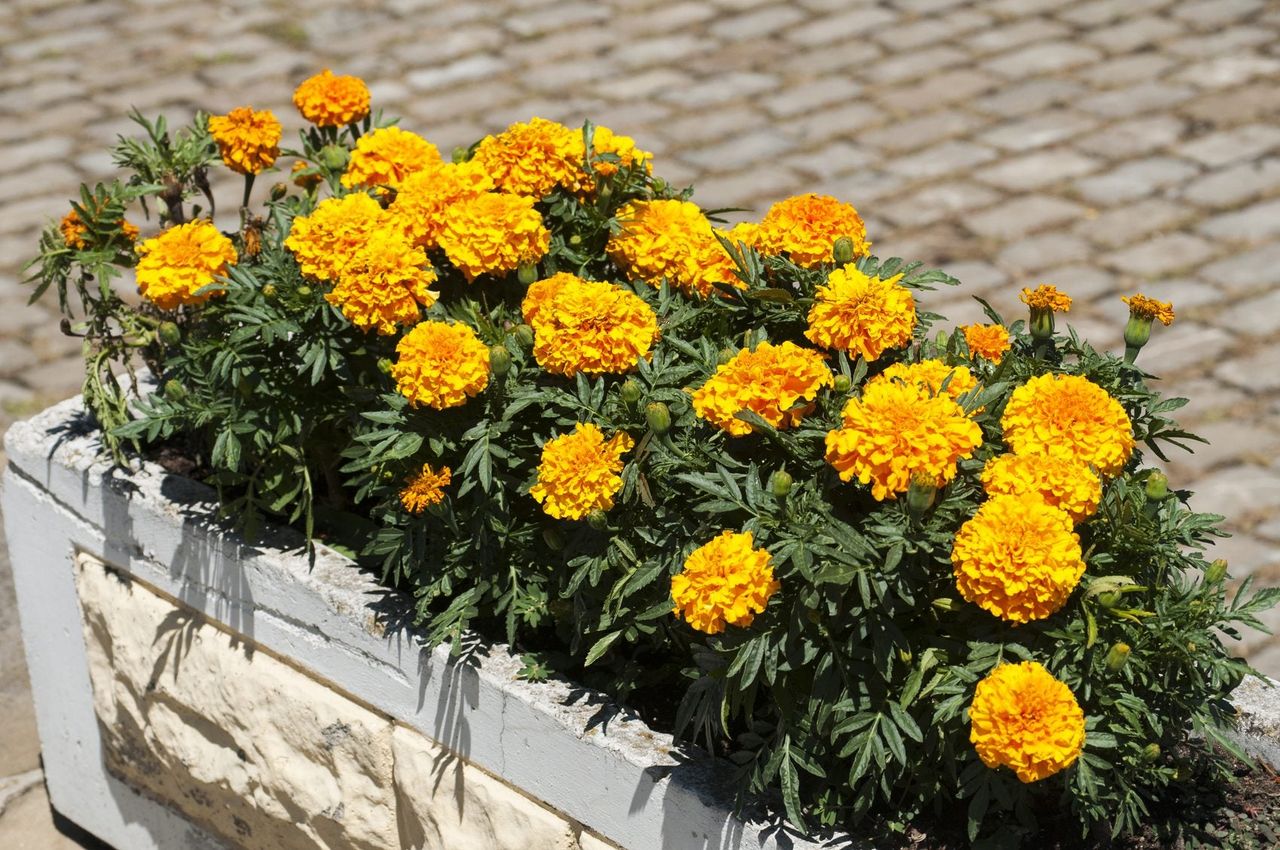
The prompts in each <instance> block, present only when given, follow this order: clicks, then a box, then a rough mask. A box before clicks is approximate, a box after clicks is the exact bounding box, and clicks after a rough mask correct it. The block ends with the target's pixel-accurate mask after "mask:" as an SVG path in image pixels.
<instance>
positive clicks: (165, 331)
mask: <svg viewBox="0 0 1280 850" xmlns="http://www.w3.org/2000/svg"><path fill="white" fill-rule="evenodd" d="M156 332H157V334H158V335H159V337H160V341H161V342H163V343H164V344H165V345H177V344H178V343H180V342H182V331H181V330H179V329H178V326H177V325H175V324H174V323H173V322H161V323H160V327H159V328H157V329H156Z"/></svg>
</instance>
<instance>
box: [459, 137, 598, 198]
mask: <svg viewBox="0 0 1280 850" xmlns="http://www.w3.org/2000/svg"><path fill="white" fill-rule="evenodd" d="M584 152H585V147H584V145H583V141H582V133H580V132H578V131H576V130H570V129H569V128H568V127H566V126H564V125H563V124H557V123H556V122H555V121H548V120H546V119H545V118H533V119H531V120H530V121H529V122H528V123H523V124H512V125H511V126H510V127H508V128H507V129H506V130H503V131H502V132H501V133H499V134H497V135H496V136H485V137H484V138H483V139H481V140H480V143H479V144H478V145H477V146H476V153H475V157H474V161H475V162H476V163H478V164H479V165H480V166H481V167H482V168H483V169H484V170H485V171H486V172H487V173H488V174H489V176H490V177H492V178H493V182H494V183H495V184H496V185H497V187H498V190H499V191H501V192H507V193H509V194H512V195H526V196H528V197H531V198H533V199H534V200H541V199H542V198H543V197H545V196H546V195H548V194H549V193H550V192H551V190H552V189H554V188H556V187H557V186H562V187H565V188H568V189H575V188H577V185H578V183H579V181H580V180H581V179H582V178H583V176H584V175H583V172H582V162H583V157H584Z"/></svg>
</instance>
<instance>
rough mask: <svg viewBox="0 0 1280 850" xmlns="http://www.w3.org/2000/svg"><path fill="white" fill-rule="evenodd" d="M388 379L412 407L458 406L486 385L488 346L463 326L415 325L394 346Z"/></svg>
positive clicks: (441, 408)
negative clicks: (393, 381) (391, 379)
mask: <svg viewBox="0 0 1280 850" xmlns="http://www.w3.org/2000/svg"><path fill="white" fill-rule="evenodd" d="M391 377H392V378H393V379H394V380H395V382H396V389H397V390H398V391H399V392H400V394H401V395H402V396H404V397H405V398H407V399H409V403H410V404H411V405H413V406H415V407H419V406H422V407H432V408H435V409H436V410H444V409H445V408H447V407H458V406H459V405H462V404H466V402H467V399H469V398H471V397H473V396H477V395H479V394H480V393H481V392H483V391H484V388H485V387H486V386H488V385H489V347H488V346H487V345H485V344H484V343H483V342H481V341H480V339H479V338H478V337H477V336H476V334H475V331H473V330H471V328H469V327H467V326H466V325H460V324H450V323H448V322H430V321H428V322H419V323H418V324H417V325H415V326H414V327H413V329H412V330H410V331H409V332H408V333H407V334H405V335H404V337H403V338H402V339H401V340H400V342H399V343H398V344H397V345H396V362H395V363H394V364H392V366H391Z"/></svg>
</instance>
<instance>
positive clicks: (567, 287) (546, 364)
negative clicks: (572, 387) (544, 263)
mask: <svg viewBox="0 0 1280 850" xmlns="http://www.w3.org/2000/svg"><path fill="white" fill-rule="evenodd" d="M523 308H524V320H525V321H526V322H527V323H528V324H529V325H530V326H531V327H532V328H533V331H534V343H533V356H534V357H535V358H536V359H537V361H538V364H539V365H540V366H542V368H544V369H546V370H547V371H548V372H551V373H553V374H556V375H564V376H566V377H569V378H572V377H574V376H575V375H577V374H578V373H579V372H586V373H587V374H589V375H599V374H603V373H620V372H629V371H630V370H631V369H634V368H635V365H636V361H637V360H638V359H640V358H641V357H648V356H649V349H650V348H651V347H652V346H653V343H654V340H656V339H657V338H658V317H657V315H656V314H654V312H653V308H651V307H650V306H649V305H648V304H646V303H645V302H644V300H643V299H642V298H640V297H639V296H637V295H636V294H635V293H633V292H628V291H627V290H625V289H623V288H622V287H620V286H617V285H616V284H612V283H599V282H597V281H591V280H583V279H581V278H579V277H576V276H574V275H572V274H568V273H567V272H560V273H558V274H555V275H552V276H551V277H549V278H547V279H546V280H540V281H537V282H536V283H534V284H533V285H532V286H530V287H529V290H528V293H527V294H526V295H525V299H524V305H523Z"/></svg>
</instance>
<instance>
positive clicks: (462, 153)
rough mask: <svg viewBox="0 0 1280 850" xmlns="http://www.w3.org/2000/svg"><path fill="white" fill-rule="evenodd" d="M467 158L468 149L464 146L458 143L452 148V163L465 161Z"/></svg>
mask: <svg viewBox="0 0 1280 850" xmlns="http://www.w3.org/2000/svg"><path fill="white" fill-rule="evenodd" d="M468 158H469V151H468V150H467V149H466V148H464V147H462V146H461V145H459V146H458V147H456V148H454V149H453V161H454V163H462V162H466V161H467V159H468Z"/></svg>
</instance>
